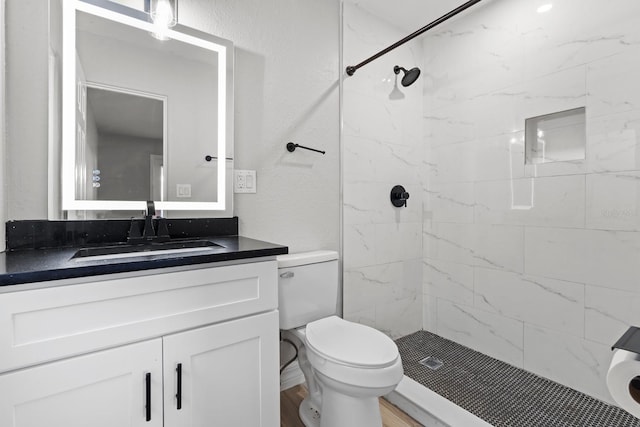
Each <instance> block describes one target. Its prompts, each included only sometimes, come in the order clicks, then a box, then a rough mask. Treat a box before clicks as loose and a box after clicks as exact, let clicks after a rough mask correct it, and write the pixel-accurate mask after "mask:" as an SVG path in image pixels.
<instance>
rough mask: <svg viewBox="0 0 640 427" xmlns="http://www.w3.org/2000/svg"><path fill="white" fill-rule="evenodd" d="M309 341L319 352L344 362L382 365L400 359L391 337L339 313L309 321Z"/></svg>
mask: <svg viewBox="0 0 640 427" xmlns="http://www.w3.org/2000/svg"><path fill="white" fill-rule="evenodd" d="M306 342H307V345H308V346H309V347H311V348H312V349H313V350H314V351H315V352H316V353H318V354H320V355H321V356H323V357H325V358H327V359H332V360H334V361H335V362H337V363H341V364H344V365H352V366H358V367H364V368H381V367H385V366H389V365H391V364H393V363H394V362H395V361H396V359H397V358H398V347H397V346H396V344H395V343H394V342H393V341H392V340H391V338H389V337H388V336H386V335H385V334H383V333H382V332H380V331H378V330H376V329H373V328H371V327H369V326H365V325H360V324H358V323H353V322H348V321H346V320H343V319H340V318H339V317H336V316H331V317H327V318H324V319H320V320H317V321H315V322H311V323H309V324H308V325H307V328H306Z"/></svg>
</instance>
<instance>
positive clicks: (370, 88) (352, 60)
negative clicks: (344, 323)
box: [343, 2, 424, 337]
mask: <svg viewBox="0 0 640 427" xmlns="http://www.w3.org/2000/svg"><path fill="white" fill-rule="evenodd" d="M343 13H344V15H343V19H344V27H343V31H344V35H343V37H344V41H343V49H344V52H343V58H344V63H345V66H346V65H353V64H357V63H359V62H360V61H363V60H364V59H366V58H367V57H369V56H370V55H372V54H374V53H376V52H378V51H380V50H382V49H384V48H386V47H387V46H389V45H390V44H392V43H394V42H396V41H398V40H400V39H401V38H403V37H404V36H405V35H406V34H405V32H404V31H403V30H399V29H396V28H394V27H393V26H392V25H390V24H389V23H387V22H385V21H383V20H381V19H380V18H376V17H374V16H373V15H371V14H369V13H368V12H366V11H365V10H364V9H362V8H361V7H360V6H359V5H356V4H352V3H351V2H345V4H344V12H343ZM421 46H422V45H421V42H420V41H416V42H411V43H410V44H407V45H405V46H402V47H401V48H399V49H396V50H394V51H393V52H391V53H389V54H388V55H386V56H384V57H382V58H380V59H378V60H376V61H374V62H371V63H370V64H368V65H367V66H365V67H363V68H361V69H360V70H358V71H357V72H356V74H355V75H354V76H352V77H345V78H344V97H343V147H344V149H343V150H344V160H343V168H344V184H343V185H344V189H343V190H344V204H343V212H344V217H343V221H344V249H343V250H344V316H345V318H346V319H349V320H353V321H357V322H360V323H364V324H368V325H371V326H374V327H375V328H377V329H379V330H382V331H384V332H385V333H387V334H388V335H390V336H391V337H399V336H402V335H407V334H409V333H411V332H415V331H417V330H419V329H420V328H421V325H422V285H421V284H422V187H423V184H422V177H421V173H420V171H421V165H422V157H423V151H424V149H423V140H422V122H421V120H422V91H423V81H424V80H423V79H422V78H421V79H419V80H418V81H416V82H415V83H414V84H413V85H412V86H410V87H407V88H405V87H402V86H401V84H400V79H401V77H402V75H399V76H398V83H397V85H398V87H399V89H397V90H399V91H401V92H402V93H403V94H404V98H403V99H396V100H393V99H390V98H389V95H390V94H391V92H392V91H393V89H394V85H395V81H396V80H395V78H396V75H395V74H394V72H393V67H394V65H399V66H403V67H405V68H407V69H409V68H413V67H416V66H418V67H422V58H421V56H422V48H421ZM396 184H401V185H403V186H404V187H405V189H406V190H407V191H408V192H409V194H410V198H409V200H408V203H407V207H406V208H404V207H403V208H396V207H394V206H393V205H392V204H391V201H390V192H391V188H393V186H394V185H396Z"/></svg>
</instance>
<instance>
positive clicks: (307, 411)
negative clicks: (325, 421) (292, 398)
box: [298, 397, 320, 427]
mask: <svg viewBox="0 0 640 427" xmlns="http://www.w3.org/2000/svg"><path fill="white" fill-rule="evenodd" d="M298 415H300V419H301V420H302V423H303V424H304V425H305V427H320V411H318V410H317V409H316V408H314V406H313V404H312V403H311V400H310V399H309V398H308V397H307V398H305V399H304V400H303V401H302V402H301V403H300V408H298Z"/></svg>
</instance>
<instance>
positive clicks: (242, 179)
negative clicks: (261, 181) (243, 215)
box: [233, 169, 257, 193]
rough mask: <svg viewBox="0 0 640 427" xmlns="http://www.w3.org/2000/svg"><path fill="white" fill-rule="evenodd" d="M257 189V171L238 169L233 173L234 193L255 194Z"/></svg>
mask: <svg viewBox="0 0 640 427" xmlns="http://www.w3.org/2000/svg"><path fill="white" fill-rule="evenodd" d="M256 189H257V182H256V171H254V170H241V169H236V170H234V171H233V192H234V193H255V192H256Z"/></svg>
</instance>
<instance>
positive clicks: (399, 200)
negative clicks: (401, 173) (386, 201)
mask: <svg viewBox="0 0 640 427" xmlns="http://www.w3.org/2000/svg"><path fill="white" fill-rule="evenodd" d="M408 198H409V193H408V192H407V190H405V189H404V187H403V186H402V185H396V186H394V187H393V188H392V189H391V196H390V199H391V203H392V204H393V206H395V207H397V208H399V207H402V206H404V207H405V208H406V207H407V199H408Z"/></svg>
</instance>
